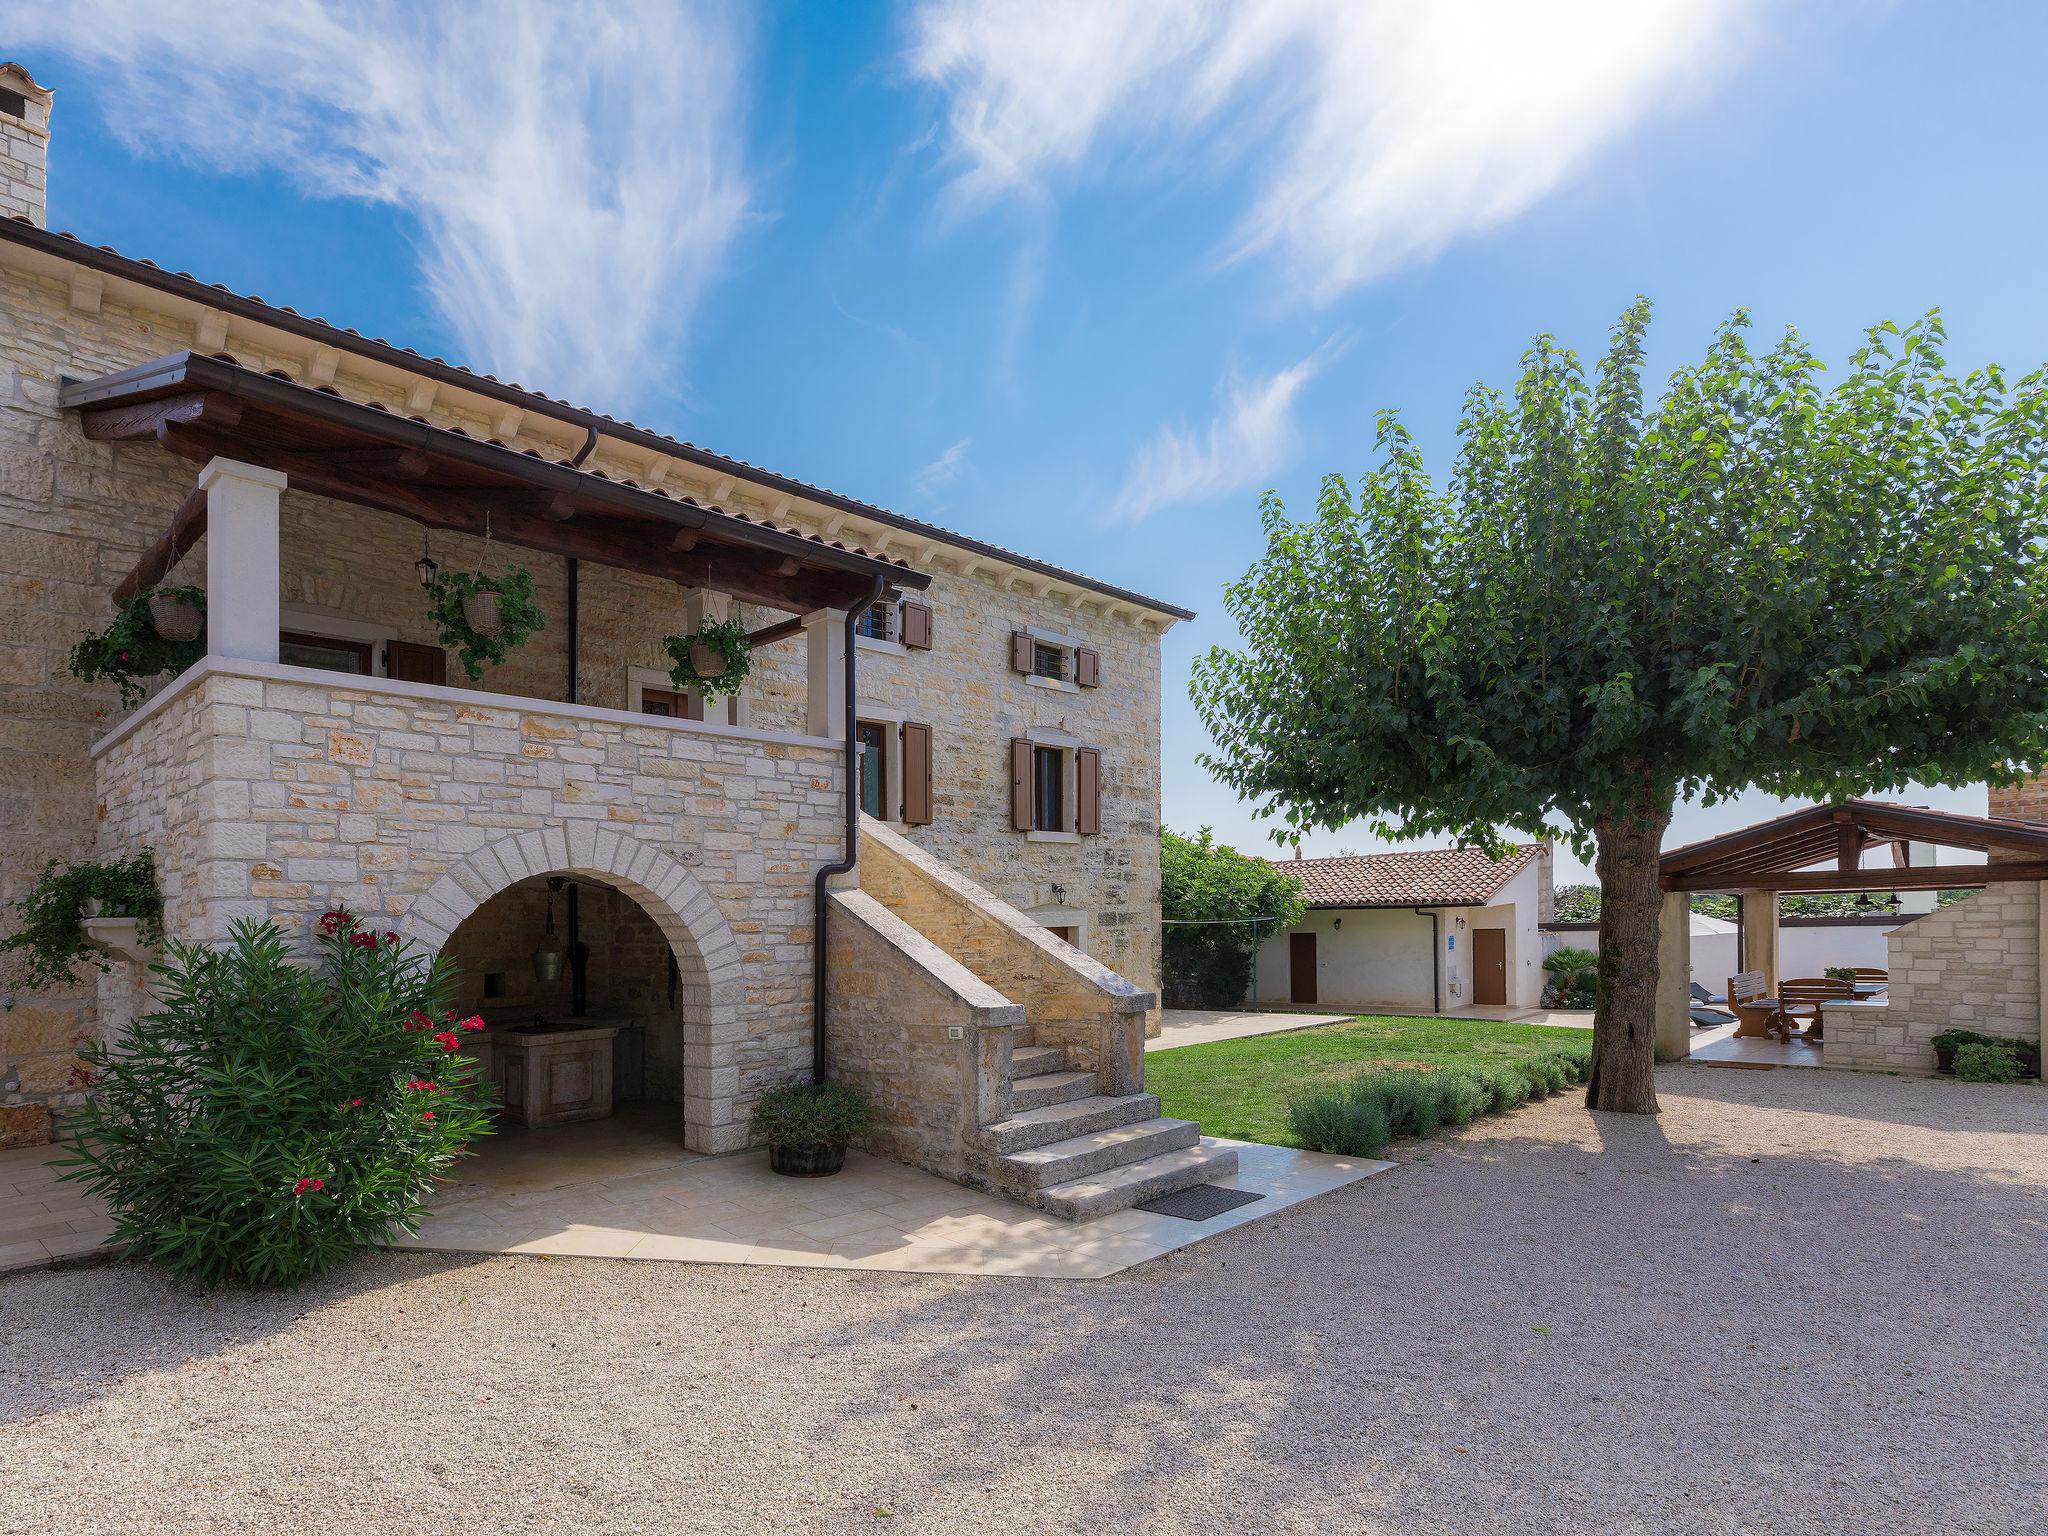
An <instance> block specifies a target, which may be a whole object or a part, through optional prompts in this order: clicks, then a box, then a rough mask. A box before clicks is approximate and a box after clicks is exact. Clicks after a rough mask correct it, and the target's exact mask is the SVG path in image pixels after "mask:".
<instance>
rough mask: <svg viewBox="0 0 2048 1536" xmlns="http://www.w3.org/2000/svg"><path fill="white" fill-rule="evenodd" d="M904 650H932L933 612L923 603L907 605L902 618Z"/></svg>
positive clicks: (904, 607)
mask: <svg viewBox="0 0 2048 1536" xmlns="http://www.w3.org/2000/svg"><path fill="white" fill-rule="evenodd" d="M901 627H902V630H903V648H904V649H905V650H907V651H928V650H930V649H931V648H932V611H931V609H929V608H927V607H926V606H925V605H924V604H923V603H905V604H904V605H903V613H902V617H901Z"/></svg>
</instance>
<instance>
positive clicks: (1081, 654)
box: [1074, 646, 1102, 688]
mask: <svg viewBox="0 0 2048 1536" xmlns="http://www.w3.org/2000/svg"><path fill="white" fill-rule="evenodd" d="M1074 681H1075V682H1076V683H1078V684H1079V685H1080V686H1081V687H1083V688H1098V687H1100V686H1101V685H1102V657H1101V656H1100V655H1099V654H1098V653H1097V652H1095V651H1091V650H1089V649H1088V648H1087V647H1086V646H1083V647H1082V648H1081V649H1080V650H1077V651H1075V652H1074Z"/></svg>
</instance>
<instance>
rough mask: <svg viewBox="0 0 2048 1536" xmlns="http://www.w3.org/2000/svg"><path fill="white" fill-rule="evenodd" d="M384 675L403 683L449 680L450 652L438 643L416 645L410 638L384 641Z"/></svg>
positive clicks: (442, 685)
mask: <svg viewBox="0 0 2048 1536" xmlns="http://www.w3.org/2000/svg"><path fill="white" fill-rule="evenodd" d="M384 675H385V676H386V677H389V678H394V679H396V680H397V681H399V682H401V683H432V684H434V685H435V686H436V687H444V686H446V684H447V682H448V653H447V652H446V651H444V650H442V649H441V647H439V646H438V645H416V644H414V643H413V642H412V641H410V640H386V641H385V642H384Z"/></svg>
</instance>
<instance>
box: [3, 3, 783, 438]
mask: <svg viewBox="0 0 2048 1536" xmlns="http://www.w3.org/2000/svg"><path fill="white" fill-rule="evenodd" d="M7 31H8V33H9V34H10V37H9V42H10V44H11V45H13V46H15V47H16V48H17V49H20V48H23V47H29V46H34V47H48V48H50V49H51V50H52V51H54V52H57V53H59V54H62V55H65V56H68V57H69V58H71V59H74V60H76V61H78V62H79V63H81V64H83V65H85V66H87V67H89V68H91V69H92V70H94V71H95V73H96V75H97V76H98V77H99V86H100V88H99V89H97V90H96V91H95V97H96V100H97V101H98V103H99V104H100V105H101V106H102V108H103V110H104V111H105V112H106V113H107V114H108V116H109V120H110V125H111V127H112V128H113V131H114V132H115V133H116V134H118V135H119V136H120V137H121V138H122V139H123V140H124V141H125V142H126V143H127V144H128V145H129V146H130V147H132V148H134V149H135V150H137V151H138V152H142V153H153V154H154V153H164V152H166V151H169V152H173V153H176V154H178V155H180V156H182V157H184V158H187V159H189V160H191V161H193V162H195V163H198V164H200V165H203V166H206V167H210V168H214V169H218V170H223V171H229V172H262V171H274V172H278V173H281V174H283V175H285V176H287V177H289V178H290V179H291V180H292V181H293V182H294V183H295V184H296V185H297V186H299V187H300V188H301V189H303V190H304V191H306V192H308V193H310V194H312V195H315V196H321V197H340V198H358V199H363V200H366V201H371V202H379V203H388V204H392V205H394V206H396V207H399V208H402V209H404V210H405V211H406V212H408V213H409V214H411V215H412V216H413V217H414V218H416V219H417V221H418V224H419V231H420V236H419V240H420V253H419V255H420V264H421V270H422V273H423V275H424V279H425V283H426V287H427V291H428V294H429V296H430V298H431V299H432V301H433V303H434V305H435V307H436V308H437V309H438V310H439V312H440V313H441V315H442V316H443V317H444V318H445V320H446V321H447V323H448V325H449V328H450V329H451V331H452V332H453V333H454V335H455V337H456V340H457V342H458V343H459V345H460V346H461V348H462V349H463V350H464V352H465V354H466V360H468V361H471V362H473V363H476V364H477V365H479V366H482V367H486V368H488V369H490V370H491V371H492V372H495V373H497V374H499V375H500V376H501V377H509V378H514V379H517V380H519V381H521V382H523V383H526V384H529V385H533V386H535V387H538V388H542V389H545V390H547V391H548V392H549V393H552V394H566V395H571V396H573V397H575V398H579V399H582V400H585V401H588V402H589V403H591V404H594V405H601V406H612V407H614V408H619V407H623V406H625V405H627V404H628V403H629V402H631V401H633V400H634V399H635V398H636V397H638V396H639V394H640V392H641V391H643V390H644V389H646V388H647V387H648V386H649V385H650V384H653V383H655V382H657V381H661V382H673V375H674V374H675V373H676V372H677V371H678V367H679V355H680V354H681V353H682V351H683V350H684V348H685V347H686V346H687V343H688V341H689V336H690V325H691V319H692V316H693V314H694V313H695V311H696V309H697V307H698V305H699V303H700V302H701V301H702V299H703V296H704V293H705V291H706V288H707V286H708V284H709V283H710V282H711V281H712V280H713V278H714V277H715V276H716V274H717V272H718V270H719V267H720V264H721V259H722V258H723V257H724V255H725V253H726V251H727V249H728V247H729V246H730V245H731V243H732V241H733V239H734V238H735V236H736V235H737V234H738V233H739V231H740V230H741V228H742V227H743V225H744V224H745V222H746V219H747V217H748V181H747V175H746V171H745V167H744V164H743V156H742V135H743V130H744V120H745V102H744V100H743V90H742V86H741V83H740V82H742V81H743V80H744V78H745V75H746V54H747V47H748V39H747V36H746V33H745V29H744V27H743V25H742V24H741V22H740V21H739V20H738V19H737V17H736V16H735V15H734V14H733V13H732V12H731V11H730V10H729V9H728V8H727V7H726V6H724V5H722V4H719V3H715V0H619V3H615V4H607V3H600V0H559V3H556V0H439V3H435V4H431V5H421V4H417V3H410V0H152V3H151V4H148V5H136V4H131V3H128V0H17V3H16V4H15V5H13V6H11V7H10V8H9V12H8V16H7ZM42 73H43V74H44V75H45V76H56V75H58V74H59V72H58V71H56V70H54V69H49V68H44V69H43V70H42ZM56 83H57V84H58V85H59V86H60V87H61V85H62V84H63V81H62V80H61V78H58V79H57V81H56ZM60 99H61V97H60ZM250 234H251V238H252V239H261V238H264V237H263V235H262V232H261V231H254V230H252V231H251V232H250Z"/></svg>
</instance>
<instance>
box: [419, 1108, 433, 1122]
mask: <svg viewBox="0 0 2048 1536" xmlns="http://www.w3.org/2000/svg"><path fill="white" fill-rule="evenodd" d="M420 1118H421V1119H422V1120H431V1119H433V1118H434V1112H433V1111H432V1110H431V1109H423V1110H421V1111H420Z"/></svg>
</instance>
